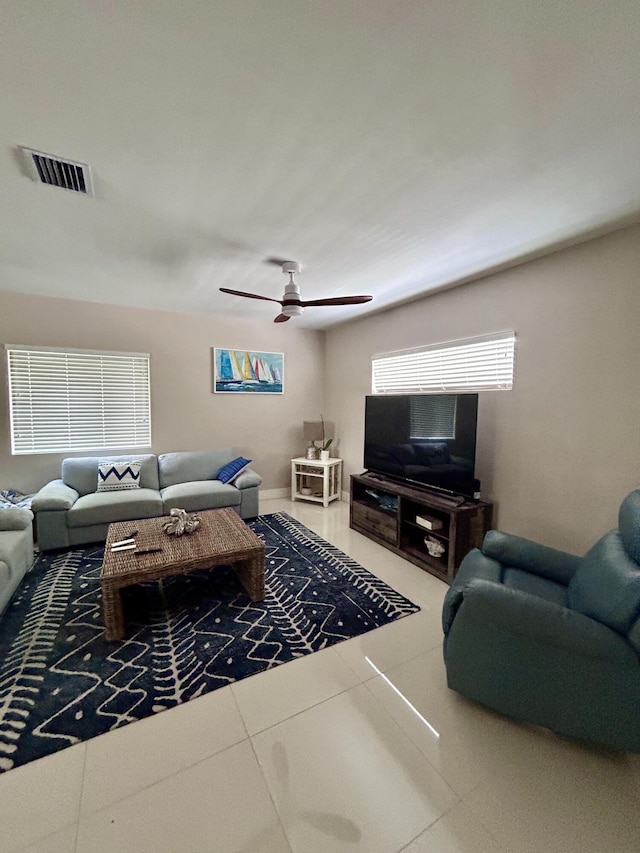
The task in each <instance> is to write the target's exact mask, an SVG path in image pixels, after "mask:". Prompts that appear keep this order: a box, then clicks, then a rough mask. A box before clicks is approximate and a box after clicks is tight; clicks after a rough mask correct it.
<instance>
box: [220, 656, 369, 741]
mask: <svg viewBox="0 0 640 853" xmlns="http://www.w3.org/2000/svg"><path fill="white" fill-rule="evenodd" d="M357 683H358V678H357V676H356V675H355V673H354V672H353V670H352V669H351V668H350V667H349V666H347V664H346V663H345V662H344V661H343V660H342V659H341V658H340V656H339V655H338V654H337V652H336V651H335V649H334V648H329V649H325V650H323V651H321V652H316V653H315V654H311V655H306V656H305V657H303V658H300V659H298V660H295V661H291V662H289V663H285V664H282V665H281V666H278V667H275V668H274V669H271V670H269V671H268V672H262V673H260V674H258V675H253V676H251V678H245V679H244V680H242V681H238V682H236V683H235V684H233V685H232V688H231V689H232V690H233V693H234V695H235V697H236V700H237V702H238V707H239V708H240V712H241V714H242V717H243V719H244V722H245V725H246V727H247V731H248V732H249V734H255V733H256V732H259V731H262V730H263V729H266V728H268V727H269V726H272V725H274V724H275V723H279V722H281V721H282V720H285V719H287V717H291V716H293V715H294V714H298V713H299V712H300V711H304V710H305V709H307V708H311V707H312V706H313V705H317V704H318V702H322V701H324V700H325V699H329V698H330V697H331V696H335V695H337V694H338V693H342V692H343V691H344V690H348V689H349V688H350V687H353V686H354V685H355V684H357Z"/></svg>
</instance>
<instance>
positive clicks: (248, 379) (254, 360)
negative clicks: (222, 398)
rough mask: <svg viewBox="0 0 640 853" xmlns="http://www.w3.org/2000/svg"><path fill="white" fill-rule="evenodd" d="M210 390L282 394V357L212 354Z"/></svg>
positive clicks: (273, 354)
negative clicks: (211, 385) (211, 384)
mask: <svg viewBox="0 0 640 853" xmlns="http://www.w3.org/2000/svg"><path fill="white" fill-rule="evenodd" d="M213 372H214V380H213V390H214V391H215V392H216V393H223V394H282V393H283V390H284V353H281V352H252V351H251V350H243V349H218V348H217V347H214V350H213Z"/></svg>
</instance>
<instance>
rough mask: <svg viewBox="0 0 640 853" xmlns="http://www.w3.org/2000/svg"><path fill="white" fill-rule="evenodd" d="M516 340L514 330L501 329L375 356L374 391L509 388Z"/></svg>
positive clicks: (511, 384) (381, 392) (395, 392)
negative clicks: (504, 330)
mask: <svg viewBox="0 0 640 853" xmlns="http://www.w3.org/2000/svg"><path fill="white" fill-rule="evenodd" d="M515 341H516V335H515V332H501V333H499V334H494V335H483V336H482V337H477V338H467V339H465V340H461V341H450V342H449V343H444V344H434V345H432V346H428V347H420V348H418V349H408V350H401V351H400V352H388V353H383V354H382V355H375V356H374V357H373V359H372V360H371V369H372V378H371V385H372V389H373V393H374V394H403V393H407V394H409V393H417V392H420V391H481V390H487V389H501V390H509V389H510V388H512V387H513V367H514V358H515Z"/></svg>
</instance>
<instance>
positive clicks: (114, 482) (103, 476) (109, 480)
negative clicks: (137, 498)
mask: <svg viewBox="0 0 640 853" xmlns="http://www.w3.org/2000/svg"><path fill="white" fill-rule="evenodd" d="M141 467H142V463H141V462H101V463H100V464H99V465H98V489H97V491H99V492H114V491H116V490H117V489H138V488H139V487H140V468H141Z"/></svg>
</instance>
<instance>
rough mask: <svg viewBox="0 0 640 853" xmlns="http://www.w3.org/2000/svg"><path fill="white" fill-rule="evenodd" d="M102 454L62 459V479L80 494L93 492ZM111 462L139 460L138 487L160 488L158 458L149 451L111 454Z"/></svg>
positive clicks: (96, 483) (96, 482)
mask: <svg viewBox="0 0 640 853" xmlns="http://www.w3.org/2000/svg"><path fill="white" fill-rule="evenodd" d="M103 459H104V456H78V457H75V458H69V459H64V460H63V461H62V480H63V481H64V482H65V483H66V484H67V486H71V488H72V489H75V490H76V491H77V492H78V494H79V495H80V496H82V495H90V494H91V493H92V492H95V491H96V489H97V485H98V465H99V464H100V463H101V462H102V461H103ZM110 461H111V462H140V464H141V468H140V488H141V489H155V490H156V491H157V490H158V489H159V488H160V484H159V483H158V460H157V457H156V456H154V455H153V454H151V453H146V454H145V453H143V454H136V455H135V456H112V457H111V460H110Z"/></svg>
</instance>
